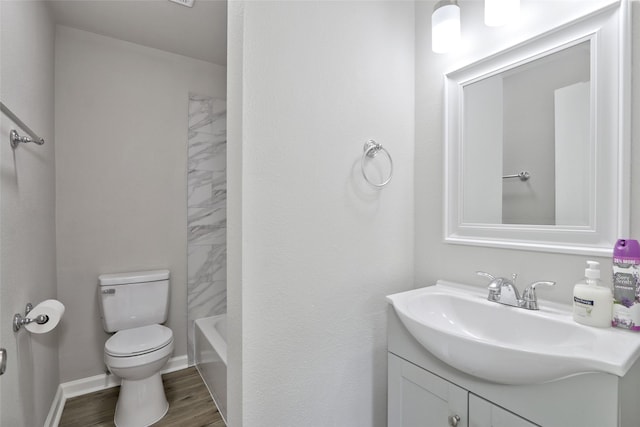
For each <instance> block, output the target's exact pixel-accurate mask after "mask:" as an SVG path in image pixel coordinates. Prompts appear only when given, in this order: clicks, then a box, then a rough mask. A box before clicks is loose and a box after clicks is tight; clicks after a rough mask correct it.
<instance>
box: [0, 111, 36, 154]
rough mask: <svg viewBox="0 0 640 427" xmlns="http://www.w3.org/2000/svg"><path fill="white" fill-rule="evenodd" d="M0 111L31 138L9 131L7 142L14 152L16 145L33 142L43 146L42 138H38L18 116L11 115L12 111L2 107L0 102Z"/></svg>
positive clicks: (12, 130)
mask: <svg viewBox="0 0 640 427" xmlns="http://www.w3.org/2000/svg"><path fill="white" fill-rule="evenodd" d="M0 110H2V112H3V113H4V114H6V115H7V117H9V118H10V119H11V120H13V122H14V123H15V124H17V125H18V126H19V127H20V128H22V129H23V130H24V131H26V132H27V133H28V134H29V135H30V136H31V138H30V137H28V136H20V134H19V133H18V131H16V130H15V129H11V132H9V141H10V142H11V148H13V149H14V150H15V148H16V147H17V146H18V144H20V143H23V144H26V143H27V142H33V143H35V144H38V145H42V144H44V138H40V137H39V136H38V135H37V134H36V133H35V132H34V131H32V130H31V128H30V127H29V126H27V125H26V124H25V123H24V122H23V121H22V120H20V118H18V116H16V115H15V114H13V111H11V110H10V109H9V107H7V106H6V105H4V103H3V102H0Z"/></svg>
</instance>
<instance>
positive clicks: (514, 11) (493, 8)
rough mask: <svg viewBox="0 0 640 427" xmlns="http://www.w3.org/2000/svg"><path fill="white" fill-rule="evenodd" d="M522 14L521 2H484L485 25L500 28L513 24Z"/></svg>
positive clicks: (505, 0) (516, 0) (506, 0)
mask: <svg viewBox="0 0 640 427" xmlns="http://www.w3.org/2000/svg"><path fill="white" fill-rule="evenodd" d="M519 14H520V0H484V23H485V25H486V26H488V27H500V26H502V25H505V24H507V23H509V22H512V21H513V20H514V19H516V18H517V17H518V15H519Z"/></svg>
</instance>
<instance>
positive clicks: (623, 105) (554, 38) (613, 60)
mask: <svg viewBox="0 0 640 427" xmlns="http://www.w3.org/2000/svg"><path fill="white" fill-rule="evenodd" d="M628 7H629V5H628V0H621V1H620V2H616V3H614V4H612V5H609V6H607V7H604V8H602V9H600V10H598V11H596V12H594V13H591V14H589V15H587V16H584V17H582V18H579V19H577V20H574V21H572V22H569V23H568V24H565V25H562V26H560V27H558V28H556V29H554V30H552V31H549V32H546V33H544V34H542V35H539V36H536V37H534V38H532V39H529V40H527V41H525V42H523V43H520V44H518V45H516V46H513V47H511V48H508V49H506V50H503V51H501V52H498V53H496V54H494V55H491V56H489V57H487V58H485V59H482V60H480V61H477V62H474V63H472V64H470V65H466V66H464V67H462V68H459V69H457V70H455V71H452V72H449V73H446V74H445V146H446V147H445V159H444V164H445V170H444V175H445V176H444V183H445V188H444V197H445V203H444V210H445V212H444V221H445V224H444V241H445V242H446V243H453V244H463V245H474V246H485V247H486V246H488V247H499V248H512V249H523V250H533V251H542V252H559V253H571V254H584V255H596V256H607V255H611V254H612V252H613V246H614V244H615V241H616V240H617V239H618V238H624V237H628V232H629V199H630V196H629V194H630V159H629V154H630V122H631V116H630V110H631V109H630V105H631V104H630V102H631V98H630V87H631V86H630V81H631V63H630V61H631V50H630V23H629V19H630V18H629V13H628ZM585 41H589V42H590V45H591V51H590V61H591V94H592V95H591V129H592V130H591V139H592V141H591V146H592V147H593V153H592V156H593V157H594V159H593V160H594V161H595V172H594V173H595V177H597V179H596V178H595V177H594V178H592V179H591V181H592V183H591V187H592V188H593V190H594V191H595V197H594V198H593V199H594V202H593V203H590V212H589V218H590V221H589V225H587V226H555V225H518V224H481V223H465V222H464V221H463V216H462V213H463V209H462V195H463V186H464V183H463V180H462V176H463V174H462V172H463V165H462V159H463V155H462V153H463V149H464V144H463V141H464V135H463V126H464V116H463V111H464V108H463V107H464V96H463V92H464V87H465V86H466V85H469V84H471V83H473V82H476V81H478V80H481V79H483V78H487V77H491V76H493V75H495V74H498V73H500V72H503V71H506V70H509V69H511V68H515V67H517V66H519V65H523V64H526V63H528V62H530V61H533V60H535V59H537V58H541V57H544V56H547V55H549V54H552V53H555V52H558V51H560V50H563V49H566V48H568V47H571V46H574V45H576V44H579V43H581V42H585Z"/></svg>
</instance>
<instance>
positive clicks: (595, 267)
mask: <svg viewBox="0 0 640 427" xmlns="http://www.w3.org/2000/svg"><path fill="white" fill-rule="evenodd" d="M584 276H585V281H584V282H580V283H578V284H576V285H575V287H574V288H573V320H575V321H576V322H578V323H582V324H584V325H589V326H597V327H600V328H606V327H610V326H611V312H612V310H613V294H612V293H611V289H609V288H608V287H605V286H601V285H600V263H599V262H597V261H587V268H586V269H585V271H584Z"/></svg>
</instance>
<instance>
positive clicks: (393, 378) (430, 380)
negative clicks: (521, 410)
mask: <svg viewBox="0 0 640 427" xmlns="http://www.w3.org/2000/svg"><path fill="white" fill-rule="evenodd" d="M388 374H389V378H388V390H389V395H388V396H389V398H388V401H389V413H388V421H389V422H388V425H389V427H418V426H425V427H426V426H445V425H448V426H452V427H535V426H536V424H533V423H531V422H529V421H527V420H525V419H524V418H521V417H519V416H517V415H515V414H513V413H511V412H509V411H507V410H505V409H503V408H501V407H499V406H497V405H494V404H492V403H491V402H489V401H487V400H485V399H482V398H481V397H478V396H476V395H474V394H473V393H469V391H468V390H465V389H464V388H462V387H459V386H457V385H455V384H453V383H451V382H449V381H447V380H444V379H442V378H440V377H438V376H437V375H434V374H432V373H431V372H429V371H427V370H425V369H422V368H420V367H418V366H416V365H414V364H413V363H410V362H407V361H406V360H404V359H401V358H400V357H398V356H396V355H395V354H393V353H389V371H388Z"/></svg>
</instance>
